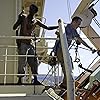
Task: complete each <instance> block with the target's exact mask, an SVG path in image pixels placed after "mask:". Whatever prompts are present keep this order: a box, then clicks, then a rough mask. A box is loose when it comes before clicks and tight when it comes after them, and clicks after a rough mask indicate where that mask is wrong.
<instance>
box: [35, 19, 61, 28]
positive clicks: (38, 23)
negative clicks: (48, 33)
mask: <svg viewBox="0 0 100 100" xmlns="http://www.w3.org/2000/svg"><path fill="white" fill-rule="evenodd" d="M36 21H37V22H36V24H37V25H39V26H40V27H42V28H44V29H47V30H53V29H57V28H58V27H59V26H50V27H48V26H46V25H45V24H43V23H42V22H41V21H40V20H38V19H37V20H36Z"/></svg>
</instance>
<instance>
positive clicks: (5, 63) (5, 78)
mask: <svg viewBox="0 0 100 100" xmlns="http://www.w3.org/2000/svg"><path fill="white" fill-rule="evenodd" d="M7 53H8V49H7V48H6V56H5V62H4V65H5V72H4V74H5V76H4V84H6V80H7V76H6V74H7Z"/></svg>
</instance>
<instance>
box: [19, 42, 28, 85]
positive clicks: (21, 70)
mask: <svg viewBox="0 0 100 100" xmlns="http://www.w3.org/2000/svg"><path fill="white" fill-rule="evenodd" d="M26 51H27V48H26V45H24V44H21V46H20V48H18V54H19V55H26ZM25 66H26V57H18V74H25V70H24V68H25ZM22 77H24V75H18V84H22Z"/></svg>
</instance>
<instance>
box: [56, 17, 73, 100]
mask: <svg viewBox="0 0 100 100" xmlns="http://www.w3.org/2000/svg"><path fill="white" fill-rule="evenodd" d="M58 24H59V32H60V39H61V46H62V52H63V58H64V64H65V70H66V76H67V79H66V80H67V100H75V86H74V78H73V72H72V64H71V59H70V54H69V51H68V43H67V38H66V34H64V33H65V27H64V24H63V21H62V20H61V19H60V20H59V22H58Z"/></svg>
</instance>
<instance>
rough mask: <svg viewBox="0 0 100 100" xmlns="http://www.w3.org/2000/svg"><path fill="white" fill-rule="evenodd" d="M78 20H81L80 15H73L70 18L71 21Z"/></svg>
mask: <svg viewBox="0 0 100 100" xmlns="http://www.w3.org/2000/svg"><path fill="white" fill-rule="evenodd" d="M78 20H81V21H82V19H81V18H80V17H78V16H75V17H73V18H72V22H73V21H78Z"/></svg>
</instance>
